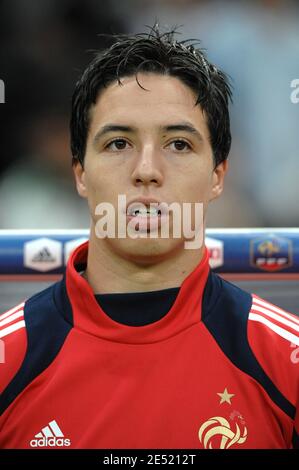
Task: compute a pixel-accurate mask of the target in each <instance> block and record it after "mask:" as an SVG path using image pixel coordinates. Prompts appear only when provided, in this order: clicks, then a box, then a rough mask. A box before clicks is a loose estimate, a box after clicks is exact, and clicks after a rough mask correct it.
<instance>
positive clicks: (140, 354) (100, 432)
mask: <svg viewBox="0 0 299 470" xmlns="http://www.w3.org/2000/svg"><path fill="white" fill-rule="evenodd" d="M87 250H88V243H85V244H83V245H81V246H80V247H79V248H78V249H77V250H76V251H75V252H74V253H73V255H72V257H71V258H70V260H69V263H68V266H67V268H66V272H65V275H64V277H63V279H62V280H61V281H59V282H57V283H56V284H53V285H52V286H50V287H49V288H47V289H46V290H44V291H42V292H40V293H38V294H36V295H34V296H33V297H31V298H29V299H28V300H27V301H25V302H24V303H22V304H20V305H18V306H16V307H15V308H13V309H11V310H9V311H8V312H6V313H4V314H2V315H1V316H0V338H1V340H2V341H4V346H5V362H4V363H0V392H1V397H0V414H1V417H0V447H1V448H28V449H30V448H106V449H113V448H114V449H115V448H119V449H124V448H132V449H133V448H135V449H137V448H150V449H151V448H164V449H166V448H169V449H175V448H181V449H182V448H183V449H184V448H185V449H187V448H191V449H195V448H199V449H203V448H213V449H217V448H222V449H228V448H232V449H248V448H267V449H276V448H281V449H284V448H294V447H299V437H298V430H299V412H298V409H299V337H298V331H299V318H298V317H296V316H294V315H292V314H290V313H287V312H285V311H283V310H282V309H280V308H278V307H276V306H274V305H272V304H270V303H268V302H266V301H264V300H262V299H260V298H258V297H257V296H254V295H253V296H252V295H250V294H248V293H246V292H245V291H243V290H241V289H239V288H237V287H236V286H234V285H232V284H230V283H228V282H226V281H224V280H223V279H221V278H220V277H219V276H217V275H216V274H214V273H212V272H211V271H210V269H209V263H208V252H207V250H206V252H205V256H204V258H203V259H202V261H201V263H200V264H199V265H198V266H197V267H196V269H195V270H194V271H193V272H192V273H191V274H190V275H189V276H188V277H187V278H186V279H185V280H184V281H183V283H182V284H181V286H180V288H179V292H178V295H177V297H176V299H175V301H174V303H173V304H172V306H171V308H170V309H169V311H168V312H167V313H166V315H164V316H163V318H161V319H160V320H158V321H155V322H154V323H151V324H147V325H144V326H128V325H125V324H122V323H119V322H117V321H115V320H113V319H111V318H110V317H109V316H108V315H107V314H106V313H105V312H104V311H103V310H102V308H101V307H100V305H99V303H98V302H97V300H96V298H95V296H94V293H93V292H92V289H91V287H90V286H89V284H88V283H87V282H86V280H85V279H84V278H83V277H82V276H81V275H80V274H79V272H78V271H79V270H80V269H82V266H83V265H84V263H86V259H87ZM142 308H143V307H142V305H140V315H142ZM2 346H3V343H2Z"/></svg>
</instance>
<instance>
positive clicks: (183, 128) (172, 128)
mask: <svg viewBox="0 0 299 470" xmlns="http://www.w3.org/2000/svg"><path fill="white" fill-rule="evenodd" d="M161 130H162V132H187V133H189V134H193V135H195V136H196V137H197V138H198V139H199V140H200V141H201V142H203V140H204V139H203V136H202V134H201V133H200V132H199V131H198V130H197V129H196V127H194V126H193V125H192V124H191V123H189V122H182V123H178V124H171V125H169V126H162V127H161Z"/></svg>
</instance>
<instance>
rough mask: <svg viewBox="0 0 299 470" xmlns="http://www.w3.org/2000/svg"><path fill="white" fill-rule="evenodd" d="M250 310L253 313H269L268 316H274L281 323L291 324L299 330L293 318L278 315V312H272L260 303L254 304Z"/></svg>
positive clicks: (294, 328) (290, 325)
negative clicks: (288, 318)
mask: <svg viewBox="0 0 299 470" xmlns="http://www.w3.org/2000/svg"><path fill="white" fill-rule="evenodd" d="M250 312H251V313H263V314H264V315H267V317H270V318H273V320H277V321H278V322H279V323H282V324H283V325H286V326H289V327H290V328H292V329H293V330H295V331H298V332H299V325H297V324H296V323H294V322H293V321H291V320H287V319H286V318H284V317H282V316H281V315H278V314H277V313H274V312H272V311H271V310H268V309H267V308H264V307H260V306H259V305H253V306H252V307H251V311H250Z"/></svg>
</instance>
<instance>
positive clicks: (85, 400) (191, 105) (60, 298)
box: [0, 30, 299, 449]
mask: <svg viewBox="0 0 299 470" xmlns="http://www.w3.org/2000/svg"><path fill="white" fill-rule="evenodd" d="M229 98H230V88H229V85H228V82H227V79H226V77H225V75H224V74H223V73H222V72H221V71H219V70H218V69H217V68H216V67H215V66H213V65H212V64H210V63H209V62H208V60H207V59H206V57H205V56H204V54H203V52H202V51H201V50H200V49H196V48H195V47H194V46H193V45H191V43H190V42H181V43H180V42H177V41H175V40H174V37H173V35H172V34H164V35H163V34H160V33H159V32H158V31H156V30H154V31H152V32H151V33H150V34H148V35H137V36H133V37H123V38H121V39H119V40H118V41H117V42H116V43H115V44H114V45H113V46H112V47H111V48H109V49H108V50H106V51H105V52H104V53H102V54H98V55H97V56H96V57H95V59H94V60H93V62H92V63H91V64H90V65H89V67H88V68H87V69H86V70H85V72H84V73H83V75H82V77H81V78H80V80H79V82H78V83H77V85H76V89H75V92H74V96H73V103H72V119H71V138H72V152H73V157H74V160H73V169H74V174H75V179H76V184H77V189H78V192H79V194H80V195H81V196H83V197H85V198H86V199H87V200H88V204H89V210H90V215H91V231H90V240H89V243H85V244H83V245H81V246H80V247H79V248H78V249H76V250H75V252H74V253H73V255H72V256H71V258H70V260H69V263H68V266H67V269H66V273H65V276H64V277H63V280H62V281H60V282H58V283H56V284H54V285H53V286H51V287H50V288H48V289H46V290H44V291H43V292H40V293H39V294H37V295H35V296H33V297H32V298H30V299H28V300H27V301H26V302H25V303H22V304H20V305H18V306H17V307H15V308H13V309H12V310H10V311H8V312H6V313H4V314H3V315H2V316H1V317H0V327H1V329H0V335H1V338H2V339H3V340H4V341H5V357H6V362H5V363H4V364H1V365H0V367H1V369H0V370H1V374H0V387H1V392H2V394H1V400H0V404H1V419H0V446H1V447H2V448H28V449H29V448H193V449H194V448H200V449H201V448H222V449H227V448H235V449H246V448H293V447H298V430H299V413H298V406H299V405H298V399H299V365H298V363H294V362H292V361H291V358H290V354H291V352H292V349H291V348H290V345H291V343H295V344H297V345H298V344H299V337H298V330H299V320H298V318H297V317H296V316H294V315H292V314H289V313H287V312H284V311H283V310H281V309H280V308H278V307H275V306H274V305H271V304H269V303H268V302H267V301H264V300H262V299H260V298H258V297H256V296H254V295H250V294H248V293H246V292H244V291H242V290H240V289H239V288H237V287H235V286H234V285H232V284H230V283H228V282H225V281H223V280H222V279H221V278H220V277H219V276H217V275H215V274H213V273H212V272H211V271H210V269H209V263H208V252H207V249H206V248H205V246H204V244H201V243H199V244H197V245H195V246H192V247H191V249H190V247H188V248H187V247H186V241H187V240H186V239H187V238H188V237H186V236H185V233H183V234H181V236H174V232H172V233H170V235H169V236H168V237H162V236H161V234H162V228H163V227H164V225H165V224H166V221H167V222H168V224H169V227H171V228H174V226H175V220H174V219H175V218H174V212H173V213H172V211H171V210H168V211H167V210H165V207H166V208H167V207H169V206H170V205H171V204H173V203H176V204H177V207H179V208H183V207H184V203H191V204H192V208H193V209H192V211H191V212H190V214H191V215H190V217H189V218H190V222H191V225H192V227H193V228H194V226H195V225H196V211H197V209H194V206H195V207H198V206H196V203H200V204H201V208H202V209H203V210H202V214H203V225H204V221H205V214H206V210H207V206H208V203H209V202H210V201H212V200H213V199H215V198H217V197H218V196H219V195H220V194H221V192H222V188H223V181H224V177H225V173H226V170H227V156H228V153H229V149H230V142H231V137H230V126H229V113H228V102H229ZM119 195H122V196H125V197H126V205H125V206H124V208H122V210H123V212H119V211H116V216H115V217H112V216H111V214H110V218H109V217H108V219H107V222H109V221H111V220H112V221H113V223H114V225H115V226H116V227H117V226H118V225H119V223H120V222H121V221H123V220H124V219H125V222H126V224H127V225H126V226H127V227H129V225H130V224H131V225H134V226H135V229H136V230H135V234H136V233H138V236H137V237H132V236H129V230H128V233H126V236H124V237H121V236H115V237H113V236H104V237H103V236H101V233H103V230H102V232H101V227H99V225H98V224H99V220H100V219H101V218H100V217H99V215H104V214H103V212H102V209H99V204H102V203H106V204H108V205H109V207H114V208H117V206H118V203H119V199H118V197H119ZM155 203H156V204H157V203H159V209H158V210H156V209H157V208H156V206H155V207H152V205H153V204H155ZM162 203H163V204H164V205H163V204H162ZM163 208H164V209H163ZM150 224H152V227H154V228H155V229H156V233H157V234H158V236H157V237H145V236H144V235H148V233H151V228H152V227H151V226H150ZM102 228H103V227H102ZM189 238H190V237H189ZM191 238H192V237H191ZM189 241H190V240H189Z"/></svg>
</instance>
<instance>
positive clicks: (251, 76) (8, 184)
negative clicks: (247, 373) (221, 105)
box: [0, 0, 299, 308]
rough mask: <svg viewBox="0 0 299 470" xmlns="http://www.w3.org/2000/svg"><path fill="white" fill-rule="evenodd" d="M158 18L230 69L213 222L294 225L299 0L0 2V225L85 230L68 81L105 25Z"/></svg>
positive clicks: (297, 210)
mask: <svg viewBox="0 0 299 470" xmlns="http://www.w3.org/2000/svg"><path fill="white" fill-rule="evenodd" d="M155 20H158V21H159V24H160V25H161V27H162V28H165V29H168V28H171V27H172V26H174V25H182V27H181V28H180V33H181V34H180V38H182V39H184V38H190V37H192V38H199V39H201V41H202V46H203V47H204V48H206V49H207V52H208V55H209V57H210V59H211V60H212V61H214V62H215V63H216V64H217V65H219V66H220V67H221V68H223V69H224V70H225V71H226V72H227V73H228V74H229V75H230V76H231V77H232V83H233V87H234V105H233V106H232V107H231V120H232V135H233V146H232V151H231V154H230V157H229V161H230V173H229V175H228V178H227V182H226V187H225V191H224V194H223V196H222V198H221V199H220V200H219V201H217V202H215V203H213V204H212V206H211V208H210V213H209V218H208V227H222V228H224V227H279V226H280V227H292V226H293V227H296V226H298V220H299V206H298V199H299V185H298V176H299V158H298V157H299V155H298V149H299V132H298V126H299V104H297V105H295V104H294V103H292V102H291V99H290V95H291V91H292V90H291V86H290V85H291V81H292V80H293V79H295V78H299V3H298V1H292V0H250V1H249V0H248V1H245V0H243V1H237V0H236V1H233V0H227V1H225V0H224V1H216V0H209V1H205V0H159V1H157V0H156V1H155V0H122V1H119V0H105V1H104V0H84V1H79V0H43V1H42V2H40V1H38V0H3V1H2V2H1V3H0V79H2V80H3V81H4V83H5V104H2V105H1V104H0V123H1V124H0V129H1V159H0V229H31V228H32V229H34V228H39V229H50V228H63V229H69V228H86V227H88V226H89V219H88V211H87V207H86V202H85V201H84V200H82V199H80V198H79V196H77V194H76V191H75V187H74V183H73V178H72V172H71V155H70V149H69V132H68V123H69V110H70V98H71V94H72V91H73V87H74V83H75V81H76V79H77V78H78V76H79V74H80V72H81V71H82V70H83V69H84V67H85V66H86V64H87V63H88V62H89V60H90V59H91V57H92V52H91V51H92V50H95V49H102V48H103V47H105V46H107V45H108V44H109V43H110V39H109V38H107V37H105V36H103V35H102V34H103V33H128V32H131V33H135V32H142V31H144V30H145V26H144V25H153V24H154V22H155ZM0 284H1V283H0ZM290 285H291V284H288V286H290ZM32 287H33V284H32ZM253 287H254V286H253ZM268 287H269V288H270V289H272V293H273V295H274V297H275V295H276V294H277V289H275V287H274V288H273V285H272V287H271V285H270V286H268ZM249 288H250V290H251V287H250V286H249ZM273 289H274V290H273ZM296 289H297V292H298V283H297V287H296ZM30 290H31V287H30ZM255 290H256V289H255ZM284 292H286V290H285V289H284ZM292 292H293V296H294V295H295V294H294V292H295V291H294V289H293V290H292ZM0 293H1V296H2V294H5V293H6V294H7V295H8V293H9V287H8V286H5V285H4V283H3V284H2V288H1V291H0ZM260 295H262V293H260ZM269 295H270V294H269ZM269 295H268V296H267V298H270V300H271V295H270V297H269ZM284 295H285V297H287V294H284ZM21 297H22V296H21ZM297 298H298V295H297ZM2 299H3V304H6V301H5V300H4V298H3V297H2ZM272 300H273V301H274V302H277V299H276V298H273V299H272ZM10 301H11V298H9V302H10ZM7 302H8V301H7ZM278 304H279V302H278ZM280 304H281V305H282V306H285V308H287V305H285V304H284V303H283V304H282V302H280Z"/></svg>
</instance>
